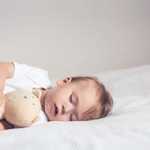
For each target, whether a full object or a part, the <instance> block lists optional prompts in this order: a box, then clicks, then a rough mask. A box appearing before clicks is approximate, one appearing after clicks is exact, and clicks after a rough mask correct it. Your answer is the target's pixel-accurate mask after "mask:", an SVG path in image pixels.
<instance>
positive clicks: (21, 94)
mask: <svg viewBox="0 0 150 150" xmlns="http://www.w3.org/2000/svg"><path fill="white" fill-rule="evenodd" d="M6 97H7V100H6V109H5V113H4V117H5V119H6V120H7V121H8V122H10V123H11V124H13V125H15V126H18V127H26V126H30V125H31V124H32V123H33V122H35V121H36V119H37V118H38V116H39V113H40V111H41V105H40V101H39V99H38V97H37V96H35V95H34V94H33V93H32V92H31V91H27V90H24V89H17V90H16V91H14V92H10V93H8V94H6Z"/></svg>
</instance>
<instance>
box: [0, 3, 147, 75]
mask: <svg viewBox="0 0 150 150" xmlns="http://www.w3.org/2000/svg"><path fill="white" fill-rule="evenodd" d="M0 59H1V60H16V61H19V62H21V63H27V64H31V65H34V66H39V67H43V68H45V69H48V70H49V74H50V76H51V77H52V76H53V77H54V76H57V77H60V76H64V75H67V74H74V75H75V74H89V73H97V72H100V71H102V70H109V69H117V68H122V67H130V66H137V65H142V64H149V63H150V1H149V0H53V1H52V0H0Z"/></svg>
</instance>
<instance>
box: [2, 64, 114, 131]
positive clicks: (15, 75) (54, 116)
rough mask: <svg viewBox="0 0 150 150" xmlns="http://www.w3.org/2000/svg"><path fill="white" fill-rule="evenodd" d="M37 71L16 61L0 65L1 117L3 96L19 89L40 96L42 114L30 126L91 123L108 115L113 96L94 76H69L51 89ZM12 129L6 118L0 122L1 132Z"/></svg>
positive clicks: (47, 81) (3, 103)
mask: <svg viewBox="0 0 150 150" xmlns="http://www.w3.org/2000/svg"><path fill="white" fill-rule="evenodd" d="M34 70H36V71H34ZM40 71H41V70H40V69H38V68H34V67H31V66H27V65H24V64H19V63H16V62H10V63H0V115H1V114H2V112H3V111H5V102H4V100H3V99H4V97H5V94H7V93H8V92H10V91H13V90H15V88H18V87H19V88H31V89H32V88H34V89H38V94H39V93H40V96H39V99H38V100H39V102H40V105H41V110H42V111H41V113H40V114H39V117H38V119H37V120H36V121H35V122H34V123H33V125H34V124H38V123H44V122H47V121H82V120H84V121H85V120H92V119H98V118H103V117H106V116H107V115H108V114H109V113H110V112H111V110H112V105H113V100H112V97H111V95H110V94H109V92H108V91H107V90H106V88H105V86H104V85H103V84H102V83H101V82H99V80H98V79H97V78H96V77H93V76H69V77H66V78H65V79H63V80H58V81H56V84H55V86H51V85H50V83H49V80H46V81H44V82H42V81H43V78H42V76H41V74H38V72H40ZM41 87H42V88H41ZM2 100H3V102H2ZM13 127H14V126H13V125H12V124H10V122H7V121H6V120H5V119H4V120H1V121H0V128H1V129H9V128H13Z"/></svg>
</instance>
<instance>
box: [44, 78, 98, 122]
mask: <svg viewBox="0 0 150 150" xmlns="http://www.w3.org/2000/svg"><path fill="white" fill-rule="evenodd" d="M96 105H97V92H96V89H95V87H94V85H93V83H92V81H80V82H78V83H72V82H71V78H66V80H60V81H58V82H57V86H56V87H54V88H52V89H50V90H48V91H47V92H46V95H45V101H44V107H45V108H44V109H45V113H46V115H47V117H48V119H49V120H50V121H76V120H82V119H81V118H84V115H86V113H85V112H86V111H87V110H89V109H90V108H91V107H93V106H96Z"/></svg>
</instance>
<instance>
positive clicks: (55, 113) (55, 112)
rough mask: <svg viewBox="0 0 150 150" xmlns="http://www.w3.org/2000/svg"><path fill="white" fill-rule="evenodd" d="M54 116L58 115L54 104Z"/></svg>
mask: <svg viewBox="0 0 150 150" xmlns="http://www.w3.org/2000/svg"><path fill="white" fill-rule="evenodd" d="M53 114H54V116H56V115H57V114H58V107H57V105H56V104H54V113H53Z"/></svg>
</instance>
